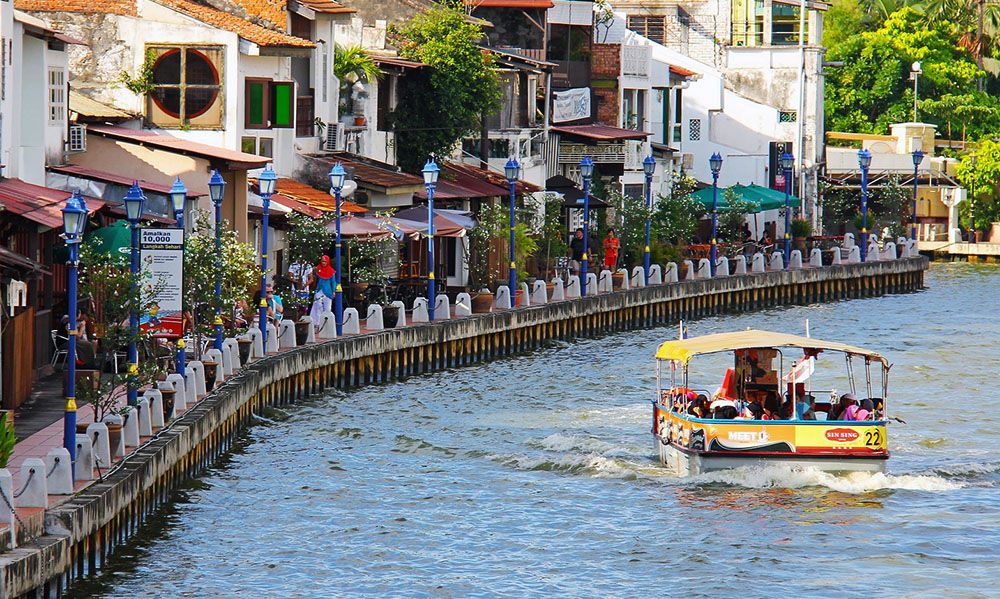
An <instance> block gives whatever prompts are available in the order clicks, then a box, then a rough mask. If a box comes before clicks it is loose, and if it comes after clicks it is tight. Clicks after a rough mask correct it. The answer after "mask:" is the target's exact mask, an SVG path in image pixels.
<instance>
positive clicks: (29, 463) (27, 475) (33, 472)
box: [14, 435, 94, 507]
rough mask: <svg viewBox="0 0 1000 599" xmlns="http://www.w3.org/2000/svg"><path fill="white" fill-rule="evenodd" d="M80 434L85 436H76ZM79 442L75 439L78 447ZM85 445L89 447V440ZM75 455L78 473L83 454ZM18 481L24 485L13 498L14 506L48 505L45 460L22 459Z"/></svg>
mask: <svg viewBox="0 0 1000 599" xmlns="http://www.w3.org/2000/svg"><path fill="white" fill-rule="evenodd" d="M80 436H82V437H85V436H86V435H78V437H80ZM79 444H80V440H79V439H77V447H78V448H79ZM87 445H88V447H89V445H90V441H89V440H88V441H87ZM86 452H87V455H90V450H89V449H86ZM76 455H77V458H76V459H77V468H76V469H77V472H78V473H79V471H80V470H81V468H80V462H81V461H82V459H81V458H83V456H82V455H81V454H80V453H79V452H77V454H76ZM90 463H91V470H93V460H91V462H90ZM84 469H85V468H84ZM77 476H79V474H78V475H77ZM90 476H94V474H93V472H91V474H90ZM86 480H90V479H86ZM18 482H19V483H20V484H21V485H23V486H24V490H23V491H21V496H20V497H18V498H17V499H15V500H14V501H15V504H14V505H15V507H49V490H48V485H47V484H46V483H45V462H43V461H42V459H41V458H28V459H26V460H24V463H22V464H21V480H20V481H18Z"/></svg>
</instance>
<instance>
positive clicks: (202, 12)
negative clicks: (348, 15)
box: [154, 0, 316, 48]
mask: <svg viewBox="0 0 1000 599" xmlns="http://www.w3.org/2000/svg"><path fill="white" fill-rule="evenodd" d="M154 1H155V2H157V3H158V4H162V5H163V6H166V7H167V8H170V9H172V10H176V11H177V12H179V13H182V14H185V15H187V16H189V17H192V18H194V19H198V20H199V21H201V22H202V23H205V24H208V25H212V26H214V27H218V28H219V29H225V30H226V31H232V32H233V33H235V34H237V35H239V36H240V37H242V38H243V39H245V40H247V41H250V42H253V43H255V44H257V45H260V46H290V47H296V48H315V47H316V45H315V44H313V43H312V42H310V41H309V40H306V39H302V38H300V37H295V36H292V35H288V34H287V33H282V32H280V31H275V30H273V29H268V28H267V27H263V26H261V25H257V24H255V23H251V22H250V21H248V20H246V19H243V18H241V17H238V16H236V15H234V14H231V13H228V12H224V11H221V10H219V9H217V8H213V7H211V6H208V5H207V4H202V3H201V2H199V1H197V0H154Z"/></svg>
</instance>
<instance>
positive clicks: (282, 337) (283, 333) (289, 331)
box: [222, 320, 297, 363]
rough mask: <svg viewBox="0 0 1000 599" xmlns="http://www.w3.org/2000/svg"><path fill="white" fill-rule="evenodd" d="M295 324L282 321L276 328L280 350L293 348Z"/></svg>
mask: <svg viewBox="0 0 1000 599" xmlns="http://www.w3.org/2000/svg"><path fill="white" fill-rule="evenodd" d="M269 335H270V333H269ZM296 345H297V344H296V343H295V323H294V322H292V321H290V320H282V321H281V322H280V323H279V326H278V347H279V348H281V349H291V348H293V347H295V346H296ZM225 359H226V356H225V354H223V356H222V360H223V363H225Z"/></svg>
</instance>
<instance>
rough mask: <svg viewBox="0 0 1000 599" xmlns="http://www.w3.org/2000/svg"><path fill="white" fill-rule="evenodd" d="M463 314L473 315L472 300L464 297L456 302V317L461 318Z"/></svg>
mask: <svg viewBox="0 0 1000 599" xmlns="http://www.w3.org/2000/svg"><path fill="white" fill-rule="evenodd" d="M459 295H461V294H459ZM466 295H468V294H466ZM463 316H472V300H468V301H466V300H465V299H464V298H463V299H459V300H458V301H456V302H455V317H456V318H461V317H463Z"/></svg>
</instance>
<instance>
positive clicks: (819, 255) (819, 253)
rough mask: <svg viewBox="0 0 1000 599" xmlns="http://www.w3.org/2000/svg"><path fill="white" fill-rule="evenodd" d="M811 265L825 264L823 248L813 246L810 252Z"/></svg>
mask: <svg viewBox="0 0 1000 599" xmlns="http://www.w3.org/2000/svg"><path fill="white" fill-rule="evenodd" d="M809 266H815V267H819V266H823V250H821V249H819V248H813V249H812V250H811V251H810V252H809Z"/></svg>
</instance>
